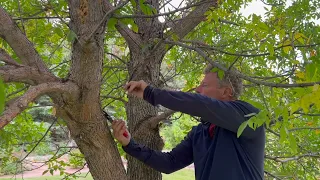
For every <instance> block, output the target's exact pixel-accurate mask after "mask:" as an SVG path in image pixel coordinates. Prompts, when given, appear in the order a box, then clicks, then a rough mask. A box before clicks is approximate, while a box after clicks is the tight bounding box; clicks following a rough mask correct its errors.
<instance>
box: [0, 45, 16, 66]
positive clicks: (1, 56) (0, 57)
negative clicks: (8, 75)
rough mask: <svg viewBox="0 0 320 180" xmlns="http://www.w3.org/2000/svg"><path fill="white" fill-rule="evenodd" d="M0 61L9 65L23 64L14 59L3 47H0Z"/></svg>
mask: <svg viewBox="0 0 320 180" xmlns="http://www.w3.org/2000/svg"><path fill="white" fill-rule="evenodd" d="M0 61H3V62H5V63H6V64H9V65H14V66H21V64H19V63H17V62H16V61H15V60H14V59H12V58H11V56H10V55H9V54H8V53H7V52H6V51H5V50H4V49H2V48H0Z"/></svg>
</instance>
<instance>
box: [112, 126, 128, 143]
mask: <svg viewBox="0 0 320 180" xmlns="http://www.w3.org/2000/svg"><path fill="white" fill-rule="evenodd" d="M112 129H113V136H114V138H116V139H117V140H118V141H119V143H120V144H121V145H122V146H127V145H128V144H129V142H130V139H131V135H130V133H129V131H128V129H127V127H126V123H125V122H124V121H123V120H114V121H113V122H112ZM125 132H126V133H127V135H128V136H127V137H126V136H124V133H125Z"/></svg>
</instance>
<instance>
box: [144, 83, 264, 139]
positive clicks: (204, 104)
mask: <svg viewBox="0 0 320 180" xmlns="http://www.w3.org/2000/svg"><path fill="white" fill-rule="evenodd" d="M143 98H144V100H146V101H148V102H149V103H150V104H152V105H154V106H155V105H162V106H164V107H166V108H168V109H171V110H174V111H180V112H182V113H186V114H190V115H193V116H198V117H201V118H202V120H204V121H208V122H210V123H213V124H215V125H217V126H219V127H221V128H224V129H227V130H229V131H232V132H235V133H237V131H238V128H239V126H240V125H241V124H242V123H243V122H244V121H246V120H248V119H249V118H248V117H245V115H247V114H250V113H258V112H259V110H258V109H257V108H255V107H253V106H252V105H250V104H249V103H245V102H243V101H220V100H217V99H214V98H210V97H207V96H203V95H201V94H196V93H186V92H181V91H168V90H162V89H157V88H153V87H151V86H147V87H146V89H145V90H144V94H143ZM256 131H258V130H256ZM256 131H255V130H253V129H252V128H250V127H246V128H245V130H244V131H243V133H242V135H243V136H246V137H254V136H255V134H256V133H255V132H256Z"/></svg>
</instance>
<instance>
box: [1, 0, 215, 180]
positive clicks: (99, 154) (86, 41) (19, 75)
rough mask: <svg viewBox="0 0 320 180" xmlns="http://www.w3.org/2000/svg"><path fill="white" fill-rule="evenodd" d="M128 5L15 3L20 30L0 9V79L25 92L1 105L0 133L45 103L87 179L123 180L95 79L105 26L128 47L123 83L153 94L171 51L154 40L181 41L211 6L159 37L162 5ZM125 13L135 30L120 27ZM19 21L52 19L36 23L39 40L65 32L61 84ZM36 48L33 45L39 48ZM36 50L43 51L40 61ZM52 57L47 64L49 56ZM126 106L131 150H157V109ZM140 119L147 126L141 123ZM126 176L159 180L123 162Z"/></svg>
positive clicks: (99, 79) (204, 4)
mask: <svg viewBox="0 0 320 180" xmlns="http://www.w3.org/2000/svg"><path fill="white" fill-rule="evenodd" d="M128 2H129V1H123V2H109V1H90V2H89V1H85V0H84V1H68V4H66V3H65V2H62V1H48V2H40V3H39V2H37V1H33V2H31V5H32V6H26V5H25V2H22V1H19V2H18V3H17V4H16V5H18V9H19V11H18V12H17V14H15V12H14V11H13V12H12V14H13V15H17V16H18V17H20V19H19V20H20V27H19V26H17V24H16V23H15V22H14V20H13V19H12V18H11V17H10V16H9V15H8V13H7V12H6V11H5V10H4V9H3V8H1V15H0V23H1V29H0V34H1V37H2V38H3V40H4V41H5V42H4V43H7V44H8V45H9V46H10V48H9V47H7V48H6V49H2V51H1V60H2V61H3V62H4V63H5V64H4V65H3V66H1V71H0V72H1V75H2V77H3V79H4V82H5V83H11V82H21V83H25V84H28V85H30V88H28V90H26V91H25V93H24V94H23V95H21V96H19V97H17V98H15V99H13V100H12V101H11V102H8V103H6V109H5V111H4V112H3V114H2V116H1V121H0V127H1V128H2V127H4V126H5V125H7V124H8V123H9V122H10V121H11V120H13V118H14V117H16V116H17V115H18V114H19V113H21V112H22V111H23V110H24V109H25V108H27V107H28V105H29V103H31V102H32V101H34V100H35V99H36V98H37V97H39V96H41V95H44V94H45V95H48V96H49V97H50V98H51V99H52V102H53V103H54V109H55V111H56V116H57V117H60V118H62V119H63V120H65V122H66V124H67V126H68V128H69V130H70V132H71V136H72V138H73V139H74V140H75V141H76V143H77V145H78V147H79V149H80V150H81V152H82V153H83V154H84V155H85V159H86V161H87V163H88V166H89V168H90V172H91V174H92V175H93V177H94V178H95V179H112V178H116V179H119V178H120V179H126V173H125V169H124V167H123V165H122V161H121V159H120V156H119V153H118V151H117V148H116V146H115V143H114V141H113V139H112V136H111V133H110V130H109V129H108V128H107V126H106V123H105V122H106V119H105V117H104V116H103V112H102V107H101V103H100V92H101V91H100V88H101V86H104V85H103V76H102V74H103V72H104V71H105V69H104V68H103V65H106V64H108V63H107V62H106V61H105V62H104V60H105V56H106V54H105V41H104V40H105V38H106V25H107V23H109V25H108V28H107V29H108V30H109V29H112V27H113V26H114V27H115V28H116V29H117V31H118V32H119V33H120V34H121V35H122V37H123V38H124V39H125V41H126V43H127V44H128V47H129V54H130V57H129V61H128V62H125V64H126V65H127V68H128V74H129V75H130V80H139V79H144V80H146V81H147V82H148V83H152V84H154V85H155V86H159V87H160V86H161V83H160V81H159V74H160V65H161V62H162V58H163V57H164V55H165V53H166V52H167V51H168V50H169V48H170V46H171V47H172V45H170V46H169V48H168V47H167V46H165V44H164V43H163V42H162V40H161V41H158V42H156V41H155V40H157V39H158V40H159V39H161V38H163V37H166V38H165V39H168V38H170V39H171V36H174V37H178V38H183V37H184V36H185V35H186V34H187V33H188V32H190V31H191V30H192V29H193V28H194V27H195V26H197V24H199V23H200V22H201V21H202V20H203V16H202V15H203V14H204V13H205V12H206V11H207V10H208V9H209V7H213V6H214V5H215V4H216V3H215V1H199V2H197V3H196V4H191V5H190V6H189V7H187V8H184V9H188V8H190V7H195V8H194V10H193V11H191V12H190V13H188V15H186V16H185V18H181V19H177V22H175V23H171V24H172V27H171V30H169V31H168V32H166V33H164V30H167V27H166V26H167V23H164V24H163V23H160V22H159V20H158V19H157V17H158V15H157V12H159V10H160V6H161V5H162V4H163V3H161V2H160V1H131V5H130V6H129V7H128V6H126V7H124V6H125V5H127V4H128ZM112 3H113V4H115V6H113V5H112ZM13 4H14V3H13V2H6V3H3V4H2V6H4V7H8V8H9V9H10V6H11V5H13ZM37 8H39V9H40V10H39V11H38V12H36V9H37ZM22 9H23V11H22ZM27 9H28V10H29V9H30V10H29V11H28V10H27ZM11 10H13V9H11ZM25 11H27V12H25ZM65 11H68V12H65ZM128 12H131V13H133V16H137V17H136V18H134V17H133V16H132V17H131V15H130V18H134V22H133V19H131V21H130V23H132V24H131V29H130V28H129V27H128V26H127V25H126V22H125V21H124V22H122V21H121V18H124V17H121V15H122V14H127V13H128ZM24 14H26V15H29V18H30V19H33V18H35V17H34V16H35V15H46V16H47V15H49V16H50V15H52V14H56V16H57V17H58V19H59V20H58V22H55V21H53V22H50V21H49V22H45V21H43V20H42V21H41V23H46V24H45V25H44V26H42V27H45V28H48V29H43V28H41V29H39V30H40V31H46V30H48V31H46V32H39V34H37V37H38V38H40V37H41V36H42V35H44V36H46V35H50V34H51V35H53V34H55V35H60V36H63V33H64V32H63V30H66V31H69V34H68V38H69V39H70V40H71V42H72V44H71V52H70V53H71V54H70V57H69V58H70V61H71V62H70V64H69V71H68V72H69V73H68V75H67V76H64V75H65V74H60V76H59V73H58V76H57V75H56V74H55V73H54V72H53V71H51V70H50V69H49V68H48V66H50V65H51V64H53V62H51V57H50V56H49V57H48V56H47V51H45V50H44V49H42V48H41V46H43V45H44V43H45V42H43V41H42V42H41V40H40V42H38V41H34V42H31V41H30V40H29V39H28V36H29V35H30V33H34V32H35V31H36V30H35V29H32V27H35V28H37V23H35V25H33V24H32V23H34V21H33V22H29V21H27V20H26V19H24V18H25V17H24V16H23V15H24ZM66 14H69V17H68V18H64V16H65V15H66ZM140 16H141V17H144V18H140ZM145 17H147V18H145ZM47 19H49V17H48V18H47ZM119 19H120V20H119ZM66 23H67V24H66ZM29 26H31V28H29ZM63 26H67V28H66V27H63ZM182 27H183V29H182ZM137 28H138V30H137ZM42 40H43V39H42ZM36 43H39V46H38V47H37V46H36ZM58 47H59V46H58ZM11 48H12V49H11ZM37 48H40V50H43V52H42V54H40V53H39V51H40V50H39V49H38V50H37ZM9 49H10V50H12V51H11V54H12V55H11V56H10V55H9V54H8V53H7V51H10V50H9ZM61 51H62V50H61ZM51 55H52V56H54V54H51ZM60 62H61V59H60ZM65 68H67V67H65ZM126 106H127V117H128V121H129V129H130V131H131V132H132V135H133V137H134V138H136V139H137V141H138V142H143V143H146V144H147V145H148V146H150V147H151V148H154V149H159V150H160V149H161V148H162V144H161V138H160V136H159V133H158V128H157V124H158V122H159V120H160V119H159V118H152V117H154V116H156V115H157V111H156V109H155V108H154V107H151V106H150V105H148V104H147V103H145V102H141V101H138V100H137V99H134V98H132V97H129V102H128V104H127V105H126ZM142 112H143V113H142ZM147 118H151V119H150V120H147ZM146 120H147V121H146ZM128 175H129V179H160V178H161V176H160V173H159V172H156V171H154V170H152V169H151V168H148V167H146V166H144V165H142V163H140V162H138V161H136V160H134V159H130V158H129V164H128Z"/></svg>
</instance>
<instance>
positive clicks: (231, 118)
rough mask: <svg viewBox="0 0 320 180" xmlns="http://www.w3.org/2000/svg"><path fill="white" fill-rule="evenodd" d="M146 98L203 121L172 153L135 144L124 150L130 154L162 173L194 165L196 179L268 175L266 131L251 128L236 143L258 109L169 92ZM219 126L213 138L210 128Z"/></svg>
mask: <svg viewBox="0 0 320 180" xmlns="http://www.w3.org/2000/svg"><path fill="white" fill-rule="evenodd" d="M144 99H145V100H146V101H148V102H149V103H151V104H152V105H162V106H164V107H166V108H169V109H172V110H175V111H180V112H183V113H186V114H190V115H193V116H198V117H201V119H202V121H203V122H202V123H200V124H199V125H197V126H195V127H193V128H192V130H191V131H190V132H189V133H188V135H187V136H186V137H185V139H184V140H183V141H182V142H181V143H180V144H178V145H177V146H176V147H175V148H173V149H172V150H171V152H161V151H155V150H152V149H150V148H148V147H146V146H144V145H141V144H138V143H136V142H135V141H134V140H133V139H131V140H130V143H129V144H128V145H127V146H125V147H123V149H124V151H125V152H126V153H128V154H129V155H131V156H133V157H135V158H137V159H139V160H140V161H142V162H144V163H145V164H147V165H148V166H150V167H152V168H154V169H155V170H157V171H160V172H163V173H167V174H168V173H172V172H174V171H177V170H179V169H182V168H184V167H186V166H188V165H190V164H191V163H194V166H195V177H196V180H260V179H263V173H264V168H263V167H264V147H265V130H264V127H263V126H261V127H259V128H257V129H256V130H253V129H251V128H249V127H247V128H246V129H245V130H244V131H243V133H242V135H241V136H240V137H239V138H237V130H238V127H239V126H240V124H241V123H242V122H244V121H246V120H248V118H247V117H245V115H246V114H250V113H258V112H259V110H258V109H257V108H255V107H253V106H252V105H250V104H249V103H246V102H244V101H240V100H236V101H228V102H226V101H219V100H216V99H212V98H209V97H206V96H203V95H200V94H195V93H185V92H180V91H167V90H162V89H157V88H153V87H151V86H148V87H147V88H146V89H145V91H144ZM211 123H212V124H215V125H216V127H215V129H214V137H213V139H212V138H210V136H209V133H208V128H209V126H210V124H211Z"/></svg>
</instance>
